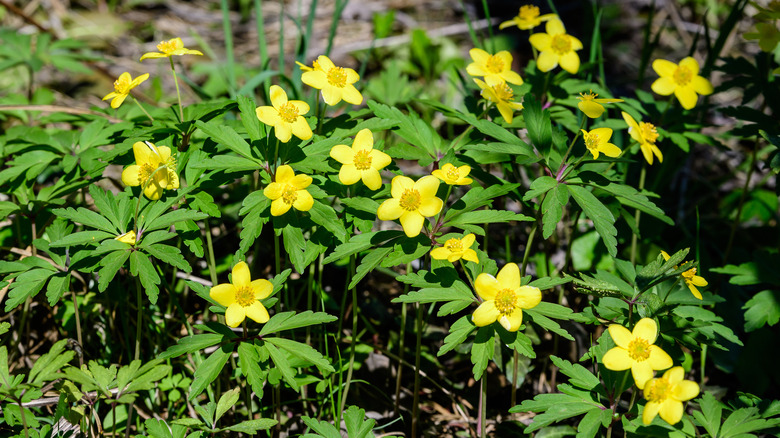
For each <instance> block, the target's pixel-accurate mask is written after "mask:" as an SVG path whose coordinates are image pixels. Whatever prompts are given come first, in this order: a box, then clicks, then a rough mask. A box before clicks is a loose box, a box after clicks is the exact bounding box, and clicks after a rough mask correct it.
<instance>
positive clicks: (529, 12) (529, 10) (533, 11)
mask: <svg viewBox="0 0 780 438" xmlns="http://www.w3.org/2000/svg"><path fill="white" fill-rule="evenodd" d="M517 16H518V17H520V19H521V20H526V21H530V20H533V19H534V18H536V17H538V16H539V8H537V7H536V6H531V5H523V6H520V13H519V14H518V15H517Z"/></svg>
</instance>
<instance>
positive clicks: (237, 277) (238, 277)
mask: <svg viewBox="0 0 780 438" xmlns="http://www.w3.org/2000/svg"><path fill="white" fill-rule="evenodd" d="M231 283H233V286H235V287H236V288H239V289H240V288H242V287H249V286H250V285H251V283H252V277H251V275H250V274H249V265H247V264H246V262H243V261H242V262H238V263H236V266H233V278H232V279H231Z"/></svg>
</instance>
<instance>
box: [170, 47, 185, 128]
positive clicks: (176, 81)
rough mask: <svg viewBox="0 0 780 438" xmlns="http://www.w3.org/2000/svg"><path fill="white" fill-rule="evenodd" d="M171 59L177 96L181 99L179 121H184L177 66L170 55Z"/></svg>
mask: <svg viewBox="0 0 780 438" xmlns="http://www.w3.org/2000/svg"><path fill="white" fill-rule="evenodd" d="M168 60H169V61H171V72H173V83H174V84H176V98H177V99H178V100H179V121H180V122H183V121H184V107H183V106H182V105H181V91H180V90H179V78H177V77H176V67H174V66H173V57H172V56H169V57H168Z"/></svg>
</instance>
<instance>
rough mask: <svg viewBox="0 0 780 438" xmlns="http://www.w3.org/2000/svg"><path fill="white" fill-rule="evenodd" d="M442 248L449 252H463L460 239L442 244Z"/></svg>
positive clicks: (453, 239)
mask: <svg viewBox="0 0 780 438" xmlns="http://www.w3.org/2000/svg"><path fill="white" fill-rule="evenodd" d="M444 247H445V248H447V249H448V250H449V251H450V252H463V244H462V243H461V242H460V239H455V238H452V239H450V240H448V241H447V242H445V243H444Z"/></svg>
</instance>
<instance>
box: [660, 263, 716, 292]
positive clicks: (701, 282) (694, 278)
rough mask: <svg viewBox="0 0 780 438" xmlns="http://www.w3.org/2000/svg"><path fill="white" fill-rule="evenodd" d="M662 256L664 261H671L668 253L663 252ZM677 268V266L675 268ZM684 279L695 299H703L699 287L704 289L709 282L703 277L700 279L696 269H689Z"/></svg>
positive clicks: (683, 274)
mask: <svg viewBox="0 0 780 438" xmlns="http://www.w3.org/2000/svg"><path fill="white" fill-rule="evenodd" d="M661 255H662V256H663V257H664V260H669V254H667V253H666V251H661ZM675 268H676V266H675ZM682 278H683V280H684V281H685V285H686V286H688V290H690V291H691V293H692V294H693V296H694V297H696V298H698V299H700V300H701V299H702V296H701V292H699V289H697V288H696V286H698V287H704V286H706V285H707V284H709V283H707V280H705V279H704V278H703V277H699V276H698V275H696V268H691V269H688V270H687V271H685V272H683V273H682Z"/></svg>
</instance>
